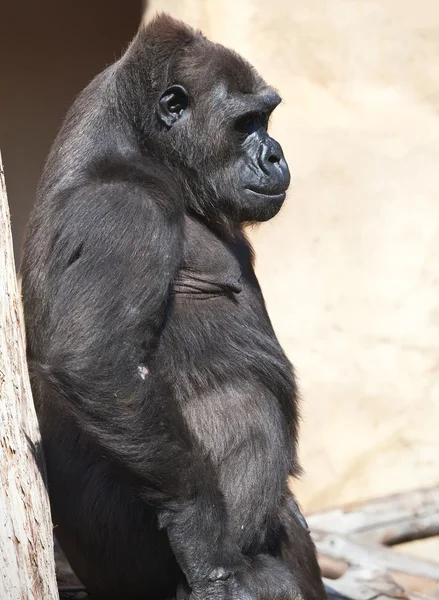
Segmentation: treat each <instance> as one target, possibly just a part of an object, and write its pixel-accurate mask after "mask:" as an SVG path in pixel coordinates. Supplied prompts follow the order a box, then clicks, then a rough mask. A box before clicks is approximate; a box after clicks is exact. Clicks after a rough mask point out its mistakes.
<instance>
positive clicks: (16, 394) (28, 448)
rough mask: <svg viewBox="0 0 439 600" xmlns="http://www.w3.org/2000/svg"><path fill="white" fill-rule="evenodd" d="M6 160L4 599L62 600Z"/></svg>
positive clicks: (2, 208) (0, 192)
mask: <svg viewBox="0 0 439 600" xmlns="http://www.w3.org/2000/svg"><path fill="white" fill-rule="evenodd" d="M23 337H24V336H23V325H22V317H21V305H20V300H19V295H18V289H17V282H16V274H15V267H14V256H13V250H12V236H11V228H10V220H9V209H8V203H7V198H6V188H5V181H4V176H3V167H2V162H1V157H0V598H1V599H2V600H3V599H5V600H6V599H7V600H53V599H55V598H58V591H57V586H56V579H55V563H54V557H53V538H52V523H51V518H50V509H49V501H48V496H47V491H46V487H45V477H44V462H43V456H42V448H41V441H40V434H39V430H38V423H37V418H36V414H35V409H34V405H33V401H32V394H31V390H30V384H29V375H28V371H27V365H26V355H25V349H24V348H25V346H24V339H23Z"/></svg>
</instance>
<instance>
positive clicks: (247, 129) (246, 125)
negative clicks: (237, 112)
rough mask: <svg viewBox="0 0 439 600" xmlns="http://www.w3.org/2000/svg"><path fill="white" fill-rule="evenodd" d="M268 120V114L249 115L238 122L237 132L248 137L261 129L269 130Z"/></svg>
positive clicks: (240, 118)
mask: <svg viewBox="0 0 439 600" xmlns="http://www.w3.org/2000/svg"><path fill="white" fill-rule="evenodd" d="M268 118H269V115H268V113H262V112H261V113H257V112H254V113H247V114H245V115H243V116H242V117H239V119H238V120H237V121H236V125H235V127H236V131H237V132H238V133H240V134H241V135H243V136H248V135H251V134H252V133H254V132H255V131H257V130H258V129H260V128H261V127H262V128H263V129H265V130H267V127H268Z"/></svg>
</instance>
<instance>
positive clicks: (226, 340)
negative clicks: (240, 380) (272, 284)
mask: <svg viewBox="0 0 439 600" xmlns="http://www.w3.org/2000/svg"><path fill="white" fill-rule="evenodd" d="M162 341H163V343H164V346H162V347H163V348H164V347H166V352H167V353H168V354H167V356H173V357H175V358H176V360H175V362H174V364H175V366H176V368H177V369H178V370H179V372H180V374H181V372H182V371H184V372H185V373H186V374H187V376H188V377H189V378H191V377H192V376H193V377H195V378H196V379H197V380H199V381H201V380H202V379H204V376H205V375H206V376H207V378H208V380H209V381H208V385H211V384H212V383H213V382H216V381H221V380H222V379H223V378H224V377H227V378H230V377H234V376H235V375H236V376H237V377H243V376H244V377H248V376H249V374H250V372H251V378H253V377H254V376H255V374H256V375H257V373H262V372H264V373H265V375H264V377H265V378H266V377H267V374H269V376H270V378H271V380H272V381H274V380H276V379H278V378H281V379H283V378H284V377H285V376H286V377H287V378H288V373H289V372H290V369H291V367H290V363H289V361H288V360H287V359H286V357H285V355H284V353H283V352H282V350H281V348H280V346H279V343H278V341H277V338H276V336H275V334H274V331H273V329H272V326H271V323H270V319H269V317H268V314H267V312H266V309H265V304H264V301H263V297H262V294H261V291H260V288H259V284H258V281H257V279H256V276H255V274H254V271H253V266H252V251H251V247H250V245H249V244H248V242H247V240H246V239H245V237H244V236H243V235H242V236H237V238H235V239H234V240H233V241H227V242H226V241H224V240H222V239H221V238H220V237H218V236H216V235H215V234H214V233H212V232H211V231H209V230H208V229H207V228H205V227H204V226H203V225H202V224H200V223H199V222H197V221H195V220H193V219H188V221H187V227H186V246H185V251H184V260H183V264H182V269H181V271H180V273H179V275H178V277H177V279H176V281H175V284H174V294H173V301H172V303H171V310H170V315H169V321H168V325H167V327H166V328H165V331H164V332H163V340H162ZM177 354H178V357H177V356H176V355H177ZM168 364H169V363H168Z"/></svg>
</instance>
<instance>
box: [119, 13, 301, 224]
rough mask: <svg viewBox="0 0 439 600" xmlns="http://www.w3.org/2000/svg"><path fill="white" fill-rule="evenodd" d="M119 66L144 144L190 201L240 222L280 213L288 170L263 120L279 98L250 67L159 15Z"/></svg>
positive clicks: (197, 207)
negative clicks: (131, 96)
mask: <svg viewBox="0 0 439 600" xmlns="http://www.w3.org/2000/svg"><path fill="white" fill-rule="evenodd" d="M120 73H121V74H123V76H124V79H123V81H124V85H125V87H126V89H130V90H131V92H130V93H131V94H132V93H133V92H132V90H133V89H134V90H135V94H136V102H135V111H134V114H135V121H136V127H137V130H138V133H139V135H140V136H141V137H142V142H141V143H142V147H143V149H144V151H145V152H148V153H150V154H152V155H154V156H156V157H157V158H158V159H159V160H160V161H163V162H164V163H166V164H167V165H168V167H169V168H171V169H172V170H173V171H174V172H175V173H176V175H178V176H179V178H180V181H183V183H184V186H183V187H184V190H185V193H186V201H187V202H188V204H189V208H191V209H192V210H195V211H197V212H198V213H200V214H202V215H204V216H205V217H207V218H209V219H213V220H215V219H218V218H220V217H222V216H226V218H227V219H229V220H231V221H233V222H239V223H240V222H244V221H266V220H267V219H270V218H271V217H273V216H274V215H275V214H276V213H277V212H278V211H279V209H280V207H281V206H282V204H283V201H284V200H285V192H286V190H287V188H288V185H289V182H290V173H289V170H288V165H287V163H286V160H285V158H284V155H283V152H282V148H281V146H280V144H279V143H278V142H277V141H276V140H274V139H273V138H272V137H270V135H269V134H268V132H267V127H268V121H269V117H270V114H271V113H272V111H273V110H274V109H275V108H276V106H277V105H278V104H279V102H280V97H279V95H278V94H277V93H276V91H275V90H273V88H271V87H269V86H268V85H267V84H266V83H265V82H264V81H263V80H262V79H261V77H260V76H259V75H258V74H257V73H256V71H255V70H254V69H253V68H252V67H251V65H249V64H248V63H247V62H246V61H245V60H244V59H242V58H241V57H240V56H239V55H237V54H236V53H234V52H233V51H231V50H229V49H227V48H224V47H223V46H221V45H219V44H214V43H212V42H210V41H208V40H206V39H205V38H204V37H203V35H202V34H201V33H199V32H196V31H194V30H192V29H191V28H189V27H187V26H186V25H184V24H183V23H180V22H179V21H175V20H174V19H171V18H170V17H169V16H167V15H160V16H158V17H157V18H156V19H155V20H154V21H152V22H151V23H149V24H148V25H146V26H144V27H142V28H141V30H140V31H139V33H138V35H137V36H136V38H135V39H134V41H133V43H132V45H131V46H130V48H129V50H128V52H127V54H126V55H125V57H124V58H123V59H122V61H121V67H120ZM132 105H133V103H131V106H132Z"/></svg>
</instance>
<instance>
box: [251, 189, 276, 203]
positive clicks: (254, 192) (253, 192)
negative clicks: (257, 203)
mask: <svg viewBox="0 0 439 600" xmlns="http://www.w3.org/2000/svg"><path fill="white" fill-rule="evenodd" d="M245 189H246V191H247V192H250V195H254V196H259V198H265V199H266V200H282V201H283V200H285V196H286V192H281V193H278V194H273V193H269V192H267V191H266V190H255V189H253V188H245Z"/></svg>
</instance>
